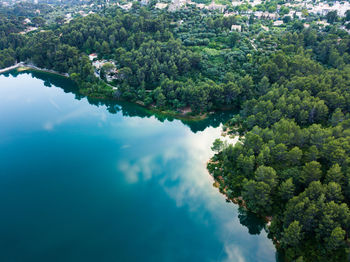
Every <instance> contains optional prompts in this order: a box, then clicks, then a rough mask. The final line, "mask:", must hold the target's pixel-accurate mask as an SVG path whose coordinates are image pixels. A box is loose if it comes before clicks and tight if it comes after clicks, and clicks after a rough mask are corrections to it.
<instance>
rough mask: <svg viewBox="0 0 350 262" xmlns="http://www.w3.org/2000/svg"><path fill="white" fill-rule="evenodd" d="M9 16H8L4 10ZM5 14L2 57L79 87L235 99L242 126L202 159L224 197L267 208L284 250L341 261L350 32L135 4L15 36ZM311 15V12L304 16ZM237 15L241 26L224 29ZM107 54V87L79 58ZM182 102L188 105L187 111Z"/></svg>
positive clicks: (349, 175) (205, 106) (201, 109)
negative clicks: (230, 142) (232, 142)
mask: <svg viewBox="0 0 350 262" xmlns="http://www.w3.org/2000/svg"><path fill="white" fill-rule="evenodd" d="M6 19H7V20H6ZM6 19H5V20H4V22H3V26H2V31H1V34H2V35H4V36H6V37H5V38H4V40H3V39H2V38H1V40H2V43H1V51H0V52H1V53H0V54H1V55H3V56H4V59H2V60H1V63H3V64H2V65H0V66H1V67H5V66H8V65H10V64H13V63H14V61H15V60H18V61H28V62H31V63H33V64H35V65H37V66H39V67H43V68H48V69H53V70H56V71H58V72H61V73H66V72H68V73H69V74H70V77H71V78H72V79H73V80H74V81H75V82H76V83H77V85H78V86H79V88H80V92H82V93H83V94H87V95H89V96H91V97H104V98H105V97H111V98H116V99H126V100H128V101H132V102H137V103H139V104H142V105H145V106H149V107H156V108H159V109H161V110H171V111H177V112H179V113H184V112H190V111H191V112H193V113H194V114H197V115H198V114H201V113H205V112H208V111H212V110H215V109H223V108H237V109H240V110H241V112H240V115H239V116H238V117H236V118H234V119H232V120H230V121H229V122H228V124H227V127H228V128H229V130H231V132H238V133H240V134H241V135H244V138H242V141H241V143H238V144H237V145H236V146H228V147H225V146H223V145H221V144H220V143H219V142H218V143H216V145H215V149H217V150H218V151H219V153H218V154H217V155H215V157H214V158H213V161H212V162H211V163H210V164H209V165H208V168H209V170H210V171H211V173H213V175H214V177H215V178H216V179H217V180H219V181H220V182H221V189H222V190H224V191H225V192H226V194H227V195H228V196H229V197H230V198H234V197H239V196H242V197H243V200H244V201H243V205H245V206H246V207H247V208H248V209H250V210H251V211H253V212H255V213H257V214H259V215H261V216H269V217H270V216H271V217H272V223H271V226H270V227H269V233H270V237H271V238H272V239H273V240H274V242H275V243H276V246H277V247H279V248H280V249H281V250H283V251H285V256H286V259H287V260H289V261H292V260H294V259H299V260H301V261H346V257H347V253H348V249H349V246H348V245H349V244H348V243H349V242H348V233H349V231H350V228H349V227H350V211H349V201H350V166H349V165H350V158H349V154H350V137H349V136H350V133H349V127H350V117H349V109H350V93H349V87H350V55H349V52H350V37H349V35H348V34H347V33H346V32H345V31H342V30H338V29H337V27H336V26H333V25H331V26H327V27H326V28H325V29H320V28H319V27H318V26H317V25H316V24H311V26H310V27H309V28H308V29H304V26H303V22H304V21H299V20H289V21H288V23H287V25H285V26H284V27H280V28H274V29H273V28H271V30H270V31H268V32H267V31H264V30H263V29H262V28H261V25H260V21H256V20H255V19H254V18H250V19H249V21H248V19H246V18H244V17H241V16H228V17H224V16H223V15H222V14H218V13H215V12H212V13H209V12H205V11H199V10H196V9H191V8H189V9H186V10H181V11H179V12H174V13H167V12H165V11H155V10H152V9H147V8H144V7H142V8H141V7H140V6H139V5H137V4H135V5H134V7H133V8H132V10H131V11H130V12H124V11H121V10H120V9H114V8H110V9H107V10H105V11H104V12H103V13H101V14H95V15H89V16H87V17H84V18H78V19H74V20H72V21H71V22H70V23H69V24H57V25H55V26H51V27H48V28H44V30H43V31H40V32H33V33H28V34H26V35H19V34H18V30H17V31H16V29H15V28H16V27H15V26H13V24H15V23H16V21H14V22H12V20H11V19H10V18H6ZM307 22H311V21H307ZM234 24H237V25H238V24H239V25H241V26H242V31H243V32H240V33H238V32H231V30H230V29H231V26H232V25H234ZM93 52H95V53H98V55H99V59H112V60H114V61H116V65H117V68H118V70H119V71H118V79H116V80H114V82H112V83H111V84H112V86H114V87H117V89H113V88H112V86H110V85H107V84H106V83H105V82H104V81H102V80H100V79H99V78H97V77H96V76H95V74H94V69H93V67H92V65H91V62H90V61H89V59H88V56H87V55H88V54H89V53H93ZM190 109H191V110H190Z"/></svg>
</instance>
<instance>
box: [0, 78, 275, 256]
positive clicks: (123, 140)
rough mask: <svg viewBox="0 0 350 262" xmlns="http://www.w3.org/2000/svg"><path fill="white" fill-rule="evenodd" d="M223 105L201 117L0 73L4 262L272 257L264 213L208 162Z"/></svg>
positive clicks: (0, 241) (0, 243) (60, 82)
mask: <svg viewBox="0 0 350 262" xmlns="http://www.w3.org/2000/svg"><path fill="white" fill-rule="evenodd" d="M228 117H229V115H228V113H227V112H226V113H218V114H214V115H212V116H210V118H208V119H207V120H204V121H200V122H186V121H179V120H175V119H171V118H166V117H163V116H156V115H152V114H150V113H149V112H147V111H146V110H145V109H143V108H141V107H138V106H136V105H131V104H128V103H116V102H113V101H98V100H93V99H87V98H85V97H82V96H80V95H79V94H77V93H76V92H75V86H74V84H73V83H71V82H70V81H69V80H67V79H65V78H61V77H59V76H54V75H50V74H44V73H40V72H26V73H21V74H18V73H15V72H13V73H7V74H5V75H0V123H1V127H0V210H1V215H0V261H6V262H7V261H10V262H12V261H16V262H17V261H21V262H23V261H36V262H38V261H39V262H41V261H53V262H55V261H72V262H73V261H74V262H77V261H84V262H86V261H238V262H253V261H254V262H260V261H261V262H265V261H268V262H269V261H276V260H277V258H276V251H275V248H274V247H273V244H272V242H271V240H269V239H268V238H267V234H266V232H265V230H264V222H263V221H260V220H259V219H258V218H256V217H255V216H253V215H252V214H250V213H248V212H245V211H244V210H241V209H240V208H238V207H237V206H236V205H234V204H232V203H227V202H226V201H225V197H224V196H223V195H221V194H220V193H219V191H218V189H217V188H214V187H213V186H212V184H213V180H212V178H211V177H210V176H209V174H208V172H207V170H206V161H207V160H208V159H209V158H210V157H211V156H212V154H213V153H212V152H211V150H210V147H211V144H212V142H213V141H214V140H215V139H216V138H218V137H219V136H220V133H221V128H220V124H221V122H222V121H224V120H225V119H228Z"/></svg>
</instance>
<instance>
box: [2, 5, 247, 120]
mask: <svg viewBox="0 0 350 262" xmlns="http://www.w3.org/2000/svg"><path fill="white" fill-rule="evenodd" d="M189 15H190V14H186V12H184V13H175V14H170V13H166V12H159V11H157V12H154V13H153V12H151V11H148V10H146V9H145V8H139V7H137V6H136V7H134V9H133V12H132V13H123V12H122V11H120V10H119V9H117V10H115V9H108V10H107V11H106V13H105V14H104V15H90V16H87V17H85V18H79V19H74V20H73V21H71V22H70V23H69V24H64V25H61V26H58V25H57V26H56V28H45V30H41V31H40V32H33V33H29V34H26V35H19V34H18V33H17V32H11V31H10V30H9V29H6V28H5V29H4V34H6V35H7V38H6V39H4V42H5V43H4V45H3V46H4V47H3V48H2V49H3V50H4V51H3V52H5V53H6V54H7V55H8V57H9V58H11V59H12V60H11V61H9V62H6V63H5V62H4V64H3V65H1V67H5V66H8V65H9V64H11V62H12V63H13V62H14V61H15V59H16V60H18V61H27V62H31V63H33V64H35V65H36V66H39V67H42V68H47V69H53V70H56V71H58V72H61V73H66V72H68V73H69V74H70V76H71V78H72V79H73V80H74V81H75V82H76V83H77V84H78V85H79V87H80V88H81V91H82V92H83V93H84V94H88V95H91V96H95V97H101V96H109V97H116V98H124V99H126V100H129V101H138V102H139V103H141V104H144V105H146V106H156V107H157V108H160V109H170V110H179V111H180V112H181V111H182V110H183V109H184V110H183V111H186V112H188V111H189V110H188V109H187V107H191V111H192V112H193V113H194V114H199V113H204V112H207V111H210V110H214V109H219V108H224V107H233V106H237V101H238V99H239V100H245V99H246V98H247V97H251V95H252V94H251V92H250V87H251V86H252V85H253V80H252V78H251V77H250V76H248V74H247V72H246V71H250V70H253V69H252V67H253V66H252V64H251V63H249V64H248V63H246V62H248V61H249V60H250V61H253V60H252V59H253V58H252V57H250V56H249V48H250V44H249V42H248V40H244V41H242V43H239V42H240V36H239V34H238V33H230V32H229V31H230V30H229V28H231V25H232V24H233V23H234V22H237V21H238V20H237V18H235V17H229V18H223V17H222V16H218V15H213V18H214V19H213V18H212V17H211V16H210V15H208V18H205V19H204V18H202V16H201V14H200V13H196V14H193V18H191V19H194V20H195V19H201V20H202V21H201V23H200V24H199V25H198V26H194V25H193V26H194V28H191V27H187V25H188V24H193V23H194V20H191V21H186V23H184V25H183V26H178V25H177V22H179V21H180V20H181V19H186V17H187V16H189ZM187 20H188V19H187ZM186 30H187V31H186ZM186 34H187V35H188V34H191V35H192V36H191V37H190V38H188V37H187V36H186ZM185 38H186V39H185ZM180 39H184V41H183V42H182V41H181V40H180ZM200 39H201V40H200ZM200 41H201V43H199V42H200ZM234 46H236V49H232V47H234ZM240 46H241V47H242V48H241V49H238V48H237V47H240ZM239 50H240V51H239ZM242 50H243V51H242ZM92 52H96V53H98V55H99V58H101V59H102V58H106V59H113V60H115V61H116V62H117V67H118V69H119V76H118V79H117V80H115V81H114V83H112V85H114V86H116V87H118V91H113V90H112V88H111V87H108V86H106V84H105V83H104V82H103V81H100V80H99V79H97V78H96V77H95V75H94V70H93V67H92V66H91V63H90V61H89V60H88V57H87V54H89V53H92ZM4 61H5V60H4ZM233 69H237V72H236V74H233V73H229V72H231V71H232V70H233ZM214 81H215V82H214Z"/></svg>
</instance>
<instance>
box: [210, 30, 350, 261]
mask: <svg viewBox="0 0 350 262" xmlns="http://www.w3.org/2000/svg"><path fill="white" fill-rule="evenodd" d="M277 44H278V47H277V51H276V52H275V54H273V55H271V56H270V57H269V59H268V60H267V61H264V62H262V63H261V64H260V65H259V68H258V72H259V74H257V75H256V76H258V77H256V78H254V79H256V81H255V83H256V84H255V85H254V88H253V89H252V92H255V93H256V94H259V95H257V96H255V98H253V99H249V100H248V101H246V102H244V103H243V104H242V110H241V113H240V116H239V117H236V118H234V119H232V120H230V121H229V123H228V124H227V126H228V128H229V130H231V132H232V133H240V134H241V135H242V138H241V141H240V142H239V143H237V144H236V145H235V146H232V145H230V146H224V145H223V144H222V143H220V142H219V141H216V143H215V144H214V146H213V149H215V150H217V151H219V153H218V154H216V155H215V156H214V157H213V159H212V162H211V163H210V164H208V168H209V170H210V172H211V173H212V174H213V175H214V177H215V178H216V179H217V180H218V181H220V182H221V190H222V191H223V192H225V193H226V194H227V196H228V197H229V198H237V197H239V196H242V199H243V200H242V201H241V203H242V204H243V205H244V206H246V207H247V208H248V209H249V210H251V211H253V212H254V213H257V214H259V215H261V216H266V217H272V218H271V219H272V223H271V226H270V227H269V236H270V237H271V238H272V239H273V241H274V242H275V243H276V246H277V247H279V248H280V249H281V250H283V251H284V253H285V257H286V260H288V261H294V260H295V259H299V260H298V261H347V260H348V258H347V257H348V252H349V241H348V234H349V232H350V211H349V203H350V132H349V131H350V115H349V109H350V90H349V88H350V65H349V63H350V59H349V51H350V40H349V35H347V34H343V33H342V32H339V31H338V32H337V31H336V30H333V31H330V32H316V31H314V30H313V29H306V30H302V31H295V32H294V33H289V32H286V33H284V34H282V35H281V37H280V38H279V40H278V42H277Z"/></svg>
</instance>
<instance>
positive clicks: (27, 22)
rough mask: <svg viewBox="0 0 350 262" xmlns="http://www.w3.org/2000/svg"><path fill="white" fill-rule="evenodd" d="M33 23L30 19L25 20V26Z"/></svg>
mask: <svg viewBox="0 0 350 262" xmlns="http://www.w3.org/2000/svg"><path fill="white" fill-rule="evenodd" d="M31 22H32V21H30V19H29V18H26V19H24V21H23V24H25V25H26V24H30V23H31Z"/></svg>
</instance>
